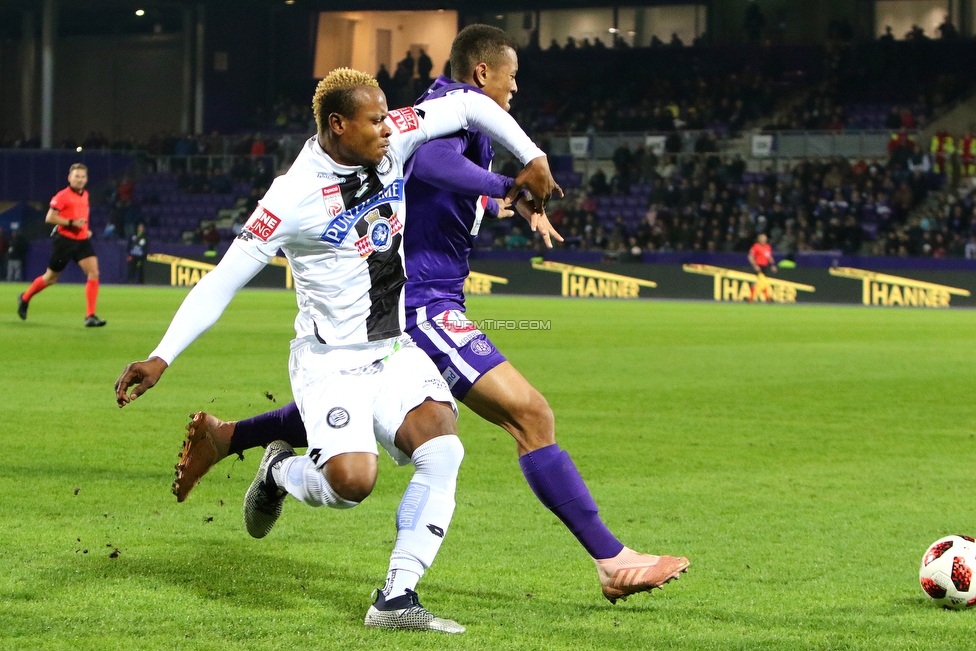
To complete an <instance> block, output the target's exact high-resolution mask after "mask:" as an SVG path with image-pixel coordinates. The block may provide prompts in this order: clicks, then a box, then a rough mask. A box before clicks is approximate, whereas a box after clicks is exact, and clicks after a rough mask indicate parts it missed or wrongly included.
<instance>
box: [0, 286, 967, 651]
mask: <svg viewBox="0 0 976 651" xmlns="http://www.w3.org/2000/svg"><path fill="white" fill-rule="evenodd" d="M0 287H2V288H0V305H6V306H7V309H6V310H5V313H4V314H5V315H3V316H0V360H2V363H0V382H2V392H0V395H2V403H0V404H2V406H3V415H2V423H3V424H2V429H0V431H2V433H3V438H2V440H3V456H4V459H3V463H2V464H0V500H2V505H3V508H2V525H0V531H2V534H3V535H2V545H0V566H2V568H3V571H2V572H0V603H2V606H0V649H31V650H35V649H70V650H72V651H74V650H86V649H92V650H99V651H100V650H103V649H120V650H122V649H124V650H126V651H131V650H133V649H147V650H149V649H151V650H156V649H218V650H219V649H235V650H237V649H288V650H292V649H305V648H307V649H431V648H437V649H465V650H467V649H540V650H541V649H573V650H574V651H576V650H580V649H613V650H622V649H689V650H698V649H721V650H726V649H743V650H745V649H749V650H753V649H791V650H792V649H865V650H877V649H885V650H886V651H889V650H895V649H926V650H929V649H950V648H965V647H967V645H968V644H971V643H972V639H973V638H972V635H973V633H972V632H973V630H974V627H976V619H974V618H976V613H974V612H948V611H942V610H939V609H938V608H936V607H935V606H933V605H932V604H931V603H930V601H929V600H928V598H927V597H926V596H925V595H924V594H923V593H922V591H921V589H920V588H919V587H918V581H917V570H918V563H919V560H920V558H921V555H922V552H923V551H924V550H925V548H926V546H927V545H928V544H929V543H931V542H932V541H934V540H936V539H937V538H939V537H940V536H942V535H945V534H949V533H970V534H972V533H976V518H974V512H976V506H974V505H976V501H974V495H976V491H974V488H976V485H974V479H976V470H974V464H973V459H974V453H976V438H974V414H973V397H974V394H973V390H974V387H976V342H974V335H976V312H973V311H965V310H948V311H925V310H898V309H871V308H860V307H817V306H772V305H726V304H711V303H683V302H653V301H640V302H627V301H599V300H590V301H585V300H560V299H541V298H501V297H486V298H477V299H472V300H471V301H470V305H469V308H470V311H469V314H470V315H471V316H472V317H473V318H476V319H485V318H495V319H540V320H548V321H549V322H550V325H551V329H549V330H547V331H538V330H536V331H519V332H515V331H503V330H496V331H492V332H490V333H489V334H490V336H491V337H492V338H493V340H494V341H495V342H496V343H497V344H498V345H499V347H500V348H501V349H502V350H503V351H504V352H505V353H506V354H507V355H508V357H509V358H510V359H511V360H512V361H513V362H514V363H515V365H516V366H517V367H518V368H519V369H520V370H521V371H522V372H523V374H525V375H526V377H528V378H529V380H530V381H531V382H533V383H534V384H535V386H536V387H538V388H539V389H540V390H541V391H542V392H543V393H544V394H545V396H546V397H547V398H548V400H549V402H550V404H551V405H552V407H553V409H554V410H555V413H556V424H557V425H556V426H557V439H558V441H559V442H560V443H561V444H562V446H563V447H564V448H566V449H567V450H569V451H570V453H571V454H572V455H573V458H574V460H575V461H576V464H577V466H578V467H579V468H580V471H581V473H582V474H583V477H584V478H585V479H586V480H587V482H588V484H589V487H590V489H591V491H592V492H593V495H594V496H595V498H596V500H597V502H598V504H600V507H601V513H602V514H603V516H604V518H605V521H606V522H607V524H608V525H609V526H610V528H611V529H612V530H613V531H614V532H615V533H616V534H617V536H618V537H619V538H620V539H621V540H622V541H623V542H624V543H625V544H627V545H629V546H631V547H634V548H636V549H638V550H642V551H648V552H652V553H654V552H659V553H669V554H681V555H686V556H688V557H689V558H691V560H692V565H691V568H690V570H689V572H688V573H687V574H686V575H684V577H683V578H682V579H681V580H680V581H678V582H674V583H672V584H669V585H668V586H667V587H666V588H665V590H664V591H655V592H654V593H653V594H642V595H636V596H634V597H631V598H630V600H628V601H627V602H621V603H618V604H617V605H616V606H612V605H610V603H609V602H607V601H606V600H604V599H603V597H602V596H601V594H600V591H599V586H598V583H597V578H596V573H595V570H594V568H593V565H592V562H591V561H590V560H589V558H587V555H586V554H585V552H584V551H583V550H582V548H581V547H579V546H578V544H577V543H576V541H575V540H574V539H573V537H572V536H571V535H570V534H569V533H568V532H567V531H566V530H565V529H564V528H563V527H562V526H561V525H559V524H558V522H557V521H556V519H555V517H554V516H552V515H551V514H550V513H549V512H548V511H546V510H545V509H544V508H543V507H542V506H541V505H540V504H539V503H538V502H537V501H536V499H535V498H534V497H533V495H532V494H531V492H530V490H529V488H528V487H527V485H526V484H525V481H524V480H523V478H522V476H521V473H520V471H519V469H518V465H517V463H516V455H515V446H514V444H513V443H512V441H511V440H510V439H509V437H508V435H507V434H506V433H505V432H503V431H502V430H500V429H497V428H493V427H491V426H489V425H488V424H486V423H484V422H482V421H480V420H479V419H478V418H477V417H476V416H474V415H473V414H472V413H471V412H469V411H467V410H465V409H463V408H462V414H461V419H460V431H461V437H462V440H463V441H464V443H465V446H466V450H467V454H466V458H465V461H464V464H463V465H462V468H461V477H460V480H459V485H458V507H457V512H456V515H455V519H454V523H453V525H452V528H451V531H450V533H449V535H448V537H447V539H446V541H445V543H444V546H443V548H442V550H441V554H440V556H439V558H438V559H437V562H436V563H435V565H434V567H433V568H432V569H431V571H430V572H429V573H428V574H427V576H426V577H425V578H424V580H423V581H422V583H421V586H420V588H421V596H422V598H423V600H424V602H425V604H426V605H427V606H428V607H429V608H431V610H433V611H434V612H436V613H438V614H443V615H445V616H448V617H452V618H455V619H457V620H458V621H460V622H461V623H463V624H465V625H466V626H467V627H468V632H467V633H466V634H465V635H463V636H456V637H452V636H437V635H436V634H429V633H426V634H425V633H419V634H418V633H407V632H403V633H393V632H388V631H371V630H367V629H365V628H364V627H363V625H362V620H363V616H364V614H365V611H366V608H367V606H368V605H369V601H370V592H371V590H372V589H373V588H376V587H379V586H380V585H381V584H382V582H383V578H384V575H385V573H386V567H387V562H388V555H389V552H390V549H391V547H392V541H393V537H394V534H395V531H394V513H395V510H396V507H397V504H398V502H399V499H400V495H401V493H402V491H403V489H404V487H405V485H406V483H407V481H408V480H409V477H410V470H409V468H399V469H398V468H396V467H395V466H394V465H393V463H392V462H391V461H390V460H389V459H388V458H386V457H385V456H384V457H383V458H382V459H381V466H380V479H379V483H378V485H377V487H376V490H375V491H374V493H373V495H372V496H371V497H370V498H369V499H368V500H366V501H365V502H364V503H363V504H362V505H361V506H359V507H358V508H356V509H354V510H352V511H345V512H338V511H329V510H326V509H320V510H316V509H311V508H309V507H307V506H304V505H302V504H299V503H297V502H295V501H294V500H289V501H288V502H287V503H286V507H285V512H284V514H283V516H282V518H281V520H280V521H279V522H278V525H277V527H276V528H275V530H274V531H273V532H272V534H271V535H270V536H268V537H267V538H265V539H264V540H253V539H250V538H249V537H248V536H247V534H246V532H245V531H244V528H243V525H242V522H241V515H240V505H241V501H242V497H243V494H244V491H245V490H246V487H247V486H248V484H249V483H250V481H251V478H252V476H253V473H254V471H255V468H256V467H257V464H258V461H259V458H260V455H259V454H257V453H256V452H253V453H251V454H248V455H247V458H246V460H245V461H243V462H240V461H236V462H232V461H231V460H226V461H224V462H223V463H221V464H220V465H219V466H218V467H217V468H216V469H215V470H214V471H213V472H212V473H211V474H210V475H209V476H208V477H206V478H205V479H204V480H203V482H201V484H200V485H199V486H198V487H197V488H196V489H195V491H194V493H193V494H191V496H190V498H189V500H187V502H185V503H184V504H179V505H178V504H177V503H176V499H175V498H174V497H173V496H172V495H171V494H170V488H169V487H170V483H171V481H172V466H173V463H175V461H176V454H177V451H178V450H179V448H180V444H181V440H182V436H183V428H184V425H185V423H186V415H187V414H188V413H190V412H192V411H195V410H199V409H204V410H208V411H210V412H213V413H215V414H217V415H218V416H220V417H223V418H227V419H233V418H241V417H246V416H250V415H254V414H257V413H261V412H263V411H265V410H268V409H270V408H274V407H278V406H281V405H283V404H285V403H286V402H288V401H289V400H290V388H289V385H288V377H287V370H286V359H287V353H288V342H289V339H290V338H291V336H292V334H293V331H292V325H291V324H292V318H293V316H294V313H295V301H294V296H293V295H292V294H290V293H287V292H284V291H244V292H242V293H241V294H240V295H238V296H237V297H236V298H235V300H234V302H233V303H232V304H231V306H230V308H229V309H228V310H227V312H226V313H225V314H224V316H223V318H222V319H221V320H220V321H219V322H218V324H217V325H216V326H215V327H214V328H213V329H212V330H211V331H210V332H208V333H207V334H205V335H204V336H203V337H202V338H201V339H200V340H198V341H197V342H196V343H195V344H194V345H193V346H192V347H191V348H190V349H189V350H188V351H187V352H186V353H184V354H183V355H182V356H181V357H180V358H179V359H178V360H177V361H176V363H175V364H174V365H173V367H172V368H171V369H170V370H169V371H168V372H167V374H166V375H165V376H164V378H163V380H162V382H161V383H160V384H159V385H158V386H157V387H156V388H155V389H153V390H152V391H150V392H149V393H148V394H147V395H145V396H143V397H142V398H140V399H139V400H137V401H135V402H134V403H133V404H131V405H130V406H128V407H126V408H125V409H124V410H119V409H118V408H117V407H116V405H115V402H114V399H113V391H112V384H113V382H114V381H115V378H116V377H117V376H118V375H119V373H120V372H121V370H122V367H123V366H124V365H125V364H126V363H127V362H129V361H132V360H135V359H142V358H144V357H145V356H146V355H147V354H148V353H149V352H150V351H151V350H152V349H153V347H154V346H155V344H156V343H157V341H158V340H159V338H160V336H161V335H162V333H163V332H164V330H165V328H166V325H167V324H168V323H169V320H170V318H171V317H172V315H173V313H174V312H175V310H176V308H177V306H178V305H179V303H180V301H181V300H182V297H183V296H184V294H185V291H184V290H178V289H169V288H130V287H112V286H106V287H103V288H102V293H101V296H100V299H99V310H98V313H99V315H100V316H102V317H103V318H105V319H107V320H108V326H107V327H105V328H101V329H85V328H83V327H82V320H83V316H84V313H83V310H84V296H83V289H82V287H80V286H77V285H76V286H55V287H52V288H50V289H48V290H46V291H45V292H44V293H42V294H40V295H39V296H38V297H37V298H36V299H35V301H34V302H33V303H32V305H31V307H30V317H29V319H28V320H27V321H26V322H21V321H20V320H19V319H18V318H17V316H16V314H15V306H16V296H17V294H18V293H19V292H21V291H23V289H24V285H9V284H5V285H2V286H0ZM266 394H268V395H270V396H272V397H273V398H274V400H275V402H272V401H271V399H270V398H269V397H267V396H266Z"/></svg>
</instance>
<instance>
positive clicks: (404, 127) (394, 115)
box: [386, 106, 420, 133]
mask: <svg viewBox="0 0 976 651" xmlns="http://www.w3.org/2000/svg"><path fill="white" fill-rule="evenodd" d="M386 117H387V118H389V120H390V123H391V124H392V125H393V127H394V128H395V129H396V130H397V131H399V132H400V133H406V132H408V131H413V130H414V129H417V128H419V127H420V118H419V117H418V116H417V111H416V110H415V109H414V108H413V107H412V106H408V107H406V108H402V109H396V110H395V111H390V112H389V113H388V114H387V116H386Z"/></svg>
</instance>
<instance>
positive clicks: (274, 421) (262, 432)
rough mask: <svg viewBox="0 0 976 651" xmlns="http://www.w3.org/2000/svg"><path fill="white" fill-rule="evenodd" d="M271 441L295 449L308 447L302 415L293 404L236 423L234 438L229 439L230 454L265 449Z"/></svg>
mask: <svg viewBox="0 0 976 651" xmlns="http://www.w3.org/2000/svg"><path fill="white" fill-rule="evenodd" d="M272 441H285V442H286V443H288V444H289V445H291V446H293V447H296V448H303V447H306V446H308V434H306V433H305V423H303V422H302V415H301V414H300V413H299V411H298V405H296V404H295V403H294V402H289V403H288V404H287V405H285V406H284V407H282V408H281V409H275V410H274V411H269V412H268V413H266V414H261V415H260V416H254V417H253V418H247V419H245V420H239V421H237V426H236V427H234V436H233V437H231V439H230V454H240V453H241V452H243V451H244V450H248V449H250V448H256V447H267V446H268V443H271V442H272Z"/></svg>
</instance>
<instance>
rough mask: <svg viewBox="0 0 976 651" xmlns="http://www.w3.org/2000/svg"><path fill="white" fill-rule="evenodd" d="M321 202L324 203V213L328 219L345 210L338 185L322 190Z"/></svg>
mask: <svg viewBox="0 0 976 651" xmlns="http://www.w3.org/2000/svg"><path fill="white" fill-rule="evenodd" d="M322 201H324V202H325V213H326V214H327V215H328V216H329V217H335V216H336V215H338V214H339V213H341V212H342V211H344V210H345V209H346V204H345V203H344V202H343V201H342V190H340V189H339V186H338V185H330V186H329V187H327V188H322Z"/></svg>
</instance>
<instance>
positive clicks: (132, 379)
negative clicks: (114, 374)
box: [115, 357, 169, 409]
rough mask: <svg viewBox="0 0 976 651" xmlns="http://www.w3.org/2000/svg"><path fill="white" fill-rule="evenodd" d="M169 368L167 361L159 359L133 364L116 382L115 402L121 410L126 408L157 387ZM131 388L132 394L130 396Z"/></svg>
mask: <svg viewBox="0 0 976 651" xmlns="http://www.w3.org/2000/svg"><path fill="white" fill-rule="evenodd" d="M168 367H169V364H167V363H166V362H165V361H163V360H161V359H160V358H158V357H150V358H149V359H147V360H143V361H141V362H132V363H131V364H129V365H128V366H126V367H125V369H124V370H123V371H122V375H120V376H119V379H118V380H116V381H115V401H116V402H117V403H118V405H119V409H121V408H122V407H125V406H126V405H127V404H129V403H130V402H131V401H133V400H135V399H136V398H138V397H139V396H141V395H142V394H144V393H145V392H146V391H148V390H149V389H151V388H153V387H154V386H156V383H157V382H159V378H160V377H162V375H163V371H165V370H166V369H167V368H168ZM130 387H135V388H133V389H132V393H131V394H129V393H128V390H129V388H130Z"/></svg>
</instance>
